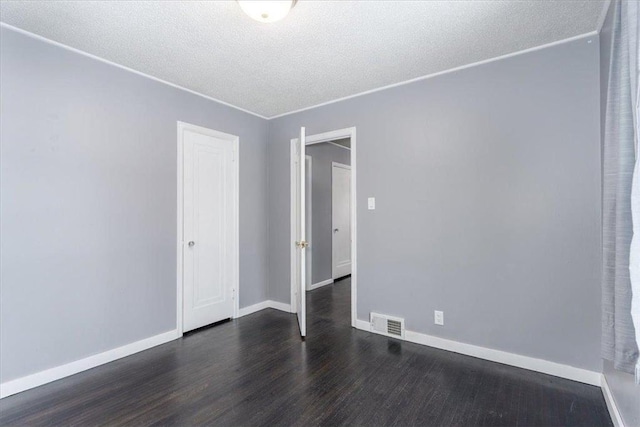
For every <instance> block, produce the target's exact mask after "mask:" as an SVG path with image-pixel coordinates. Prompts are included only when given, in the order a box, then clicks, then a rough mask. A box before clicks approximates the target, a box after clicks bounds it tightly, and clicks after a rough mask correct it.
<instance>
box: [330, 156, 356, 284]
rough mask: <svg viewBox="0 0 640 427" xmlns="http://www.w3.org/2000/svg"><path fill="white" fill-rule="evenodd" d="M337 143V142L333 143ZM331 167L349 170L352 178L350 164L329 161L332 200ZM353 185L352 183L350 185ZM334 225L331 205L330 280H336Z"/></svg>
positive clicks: (351, 189)
mask: <svg viewBox="0 0 640 427" xmlns="http://www.w3.org/2000/svg"><path fill="white" fill-rule="evenodd" d="M334 145H338V144H334ZM333 168H342V169H346V170H348V171H349V174H350V175H351V178H353V173H352V171H351V166H349V165H345V164H344V163H338V162H331V200H332V202H333ZM351 187H353V185H352V186H351ZM351 191H353V188H350V189H349V198H351ZM333 230H335V226H334V225H333V205H332V207H331V280H336V264H335V241H334V240H335V233H334V232H333ZM351 258H352V259H351V266H352V267H353V255H352V256H351Z"/></svg>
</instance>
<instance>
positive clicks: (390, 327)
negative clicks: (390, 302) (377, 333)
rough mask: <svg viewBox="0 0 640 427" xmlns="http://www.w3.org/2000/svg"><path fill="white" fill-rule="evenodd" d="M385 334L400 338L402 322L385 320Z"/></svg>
mask: <svg viewBox="0 0 640 427" xmlns="http://www.w3.org/2000/svg"><path fill="white" fill-rule="evenodd" d="M387 333H388V334H389V335H397V336H399V337H401V336H402V322H398V321H397V320H391V319H387Z"/></svg>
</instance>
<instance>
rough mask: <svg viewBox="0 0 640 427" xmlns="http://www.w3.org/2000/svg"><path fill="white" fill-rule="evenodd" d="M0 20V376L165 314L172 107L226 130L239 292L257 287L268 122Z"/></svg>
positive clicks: (82, 351) (155, 324)
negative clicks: (234, 169)
mask: <svg viewBox="0 0 640 427" xmlns="http://www.w3.org/2000/svg"><path fill="white" fill-rule="evenodd" d="M0 31H1V34H0V35H1V50H0V55H1V61H0V62H1V69H0V74H1V80H0V85H1V87H2V101H1V102H2V103H1V108H2V127H1V128H2V133H1V135H0V137H1V141H2V143H1V151H0V154H1V165H2V168H1V189H0V193H1V200H0V201H1V205H2V208H1V218H2V221H1V222H0V233H1V236H2V239H1V247H0V249H1V251H2V255H1V259H0V261H1V263H2V269H1V276H0V277H1V282H2V284H1V287H0V293H1V299H0V300H1V302H0V313H1V314H0V325H1V326H0V378H1V380H2V382H5V381H8V380H12V379H15V378H18V377H21V376H24V375H28V374H32V373H35V372H38V371H41V370H43V369H47V368H51V367H54V366H57V365H61V364H64V363H68V362H71V361H74V360H77V359H81V358H83V357H87V356H90V355H92V354H96V353H100V352H102V351H105V350H109V349H112V348H115V347H118V346H121V345H125V344H127V343H131V342H134V341H137V340H140V339H143V338H147V337H150V336H153V335H156V334H159V333H162V332H165V331H169V330H172V329H174V328H175V326H176V325H175V320H176V134H177V131H176V121H178V120H181V121H185V122H189V123H193V124H197V125H201V126H206V127H209V128H213V129H216V130H219V131H222V132H227V133H231V134H235V135H239V136H240V248H241V249H240V250H241V255H240V305H241V306H247V305H250V304H254V303H257V302H260V301H263V300H265V299H266V297H267V295H266V292H267V283H266V276H267V267H268V265H267V255H266V249H267V248H266V242H267V234H266V229H267V223H266V216H267V209H266V207H267V196H266V191H267V186H266V184H265V183H266V178H267V170H266V157H267V151H266V142H267V135H268V126H269V125H268V122H267V121H265V120H262V119H260V118H257V117H254V116H251V115H248V114H245V113H242V112H240V111H238V110H234V109H231V108H228V107H225V106H223V105H221V104H217V103H215V102H212V101H209V100H206V99H204V98H201V97H198V96H195V95H192V94H189V93H187V92H184V91H181V90H178V89H174V88H171V87H169V86H166V85H163V84H161V83H158V82H155V81H152V80H150V79H147V78H144V77H141V76H138V75H135V74H133V73H130V72H127V71H124V70H121V69H118V68H115V67H113V66H110V65H107V64H104V63H101V62H98V61H95V60H92V59H89V58H87V57H84V56H81V55H78V54H76V53H72V52H69V51H66V50H63V49H61V48H58V47H55V46H52V45H49V44H45V43H42V42H40V41H37V40H34V39H30V38H28V37H26V36H23V35H20V34H17V33H15V32H13V31H10V30H7V29H4V28H3V29H1V30H0Z"/></svg>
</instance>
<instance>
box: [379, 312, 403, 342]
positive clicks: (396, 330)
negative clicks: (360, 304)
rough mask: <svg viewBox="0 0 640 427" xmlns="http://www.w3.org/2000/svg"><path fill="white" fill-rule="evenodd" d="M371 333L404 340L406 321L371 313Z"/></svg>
mask: <svg viewBox="0 0 640 427" xmlns="http://www.w3.org/2000/svg"><path fill="white" fill-rule="evenodd" d="M371 332H376V333H378V334H382V335H387V336H390V337H398V338H404V319H400V318H398V317H392V316H387V315H385V314H378V313H371Z"/></svg>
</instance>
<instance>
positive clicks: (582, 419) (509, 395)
mask: <svg viewBox="0 0 640 427" xmlns="http://www.w3.org/2000/svg"><path fill="white" fill-rule="evenodd" d="M307 298H308V312H309V319H308V334H309V336H308V337H307V339H306V341H304V342H302V341H301V340H300V338H299V335H298V327H297V324H296V318H295V316H294V315H290V314H287V313H284V312H280V311H276V310H272V309H269V310H263V311H261V312H258V313H255V314H252V315H250V316H246V317H243V318H241V319H238V320H234V321H230V322H226V323H223V324H220V325H217V326H214V327H211V328H208V329H203V330H200V331H197V332H195V333H192V334H188V335H186V336H185V337H184V338H183V339H180V340H176V341H173V342H171V343H168V344H165V345H162V346H159V347H156V348H153V349H151V350H147V351H144V352H142V353H138V354H136V355H133V356H130V357H127V358H125V359H121V360H118V361H115V362H112V363H109V364H107V365H103V366H101V367H98V368H95V369H92V370H90V371H86V372H83V373H80V374H77V375H74V376H72V377H69V378H65V379H63V380H60V381H56V382H54V383H51V384H47V385H45V386H42V387H39V388H36V389H33V390H30V391H26V392H23V393H20V394H18V395H15V396H11V397H8V398H5V399H2V400H1V401H0V425H3V426H4V425H82V426H86V425H91V426H93V425H136V426H139V425H180V426H186V425H205V424H206V425H222V426H245V425H246V426H254V425H256V426H258V425H260V426H281V425H282V426H288V425H297V426H313V425H323V426H334V425H349V426H351V425H362V426H387V425H388V426H411V425H422V426H436V425H442V426H610V425H612V424H611V421H610V418H609V414H608V412H607V409H606V406H605V402H604V399H603V397H602V393H601V391H600V389H599V388H597V387H593V386H588V385H584V384H580V383H576V382H572V381H568V380H563V379H560V378H556V377H552V376H548V375H544V374H539V373H535V372H531V371H527V370H524V369H518V368H513V367H510V366H505V365H500V364H498V363H493V362H488V361H484V360H480V359H475V358H472V357H468V356H463V355H459V354H455V353H449V352H446V351H442V350H436V349H432V348H429V347H425V346H420V345H416V344H411V343H406V342H401V341H397V340H394V339H390V338H385V337H382V336H379V335H374V334H370V333H367V332H363V331H358V330H355V329H353V328H351V326H350V319H349V316H350V300H349V298H350V283H349V279H348V278H347V279H345V280H342V281H338V282H336V283H335V284H333V285H329V286H325V287H323V288H320V289H317V290H315V291H312V292H310V293H308V296H307Z"/></svg>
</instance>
